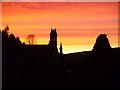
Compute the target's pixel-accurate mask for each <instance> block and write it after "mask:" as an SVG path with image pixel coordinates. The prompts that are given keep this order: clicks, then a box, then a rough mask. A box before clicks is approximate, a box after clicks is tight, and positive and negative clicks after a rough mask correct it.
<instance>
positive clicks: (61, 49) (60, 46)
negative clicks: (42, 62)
mask: <svg viewBox="0 0 120 90" xmlns="http://www.w3.org/2000/svg"><path fill="white" fill-rule="evenodd" d="M62 50H63V48H62V42H61V43H60V54H62Z"/></svg>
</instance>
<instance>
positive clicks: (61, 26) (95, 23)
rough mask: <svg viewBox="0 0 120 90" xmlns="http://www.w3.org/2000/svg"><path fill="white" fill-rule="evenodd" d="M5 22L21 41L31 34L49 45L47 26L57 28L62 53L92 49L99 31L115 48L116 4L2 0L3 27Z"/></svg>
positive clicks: (40, 42)
mask: <svg viewBox="0 0 120 90" xmlns="http://www.w3.org/2000/svg"><path fill="white" fill-rule="evenodd" d="M6 25H9V27H10V31H9V32H10V33H13V34H15V36H19V37H20V38H21V40H22V41H26V38H27V36H28V35H29V34H34V35H35V38H36V43H37V44H48V42H49V33H50V29H51V28H57V32H58V48H59V44H60V42H62V43H63V52H64V53H70V52H80V51H86V50H92V48H93V45H94V43H95V40H96V38H97V36H98V35H99V34H101V33H106V34H107V35H108V38H109V41H110V44H111V46H112V47H117V46H118V3H117V2H96V3H95V2H91V3H90V2H2V29H4V27H5V26H6Z"/></svg>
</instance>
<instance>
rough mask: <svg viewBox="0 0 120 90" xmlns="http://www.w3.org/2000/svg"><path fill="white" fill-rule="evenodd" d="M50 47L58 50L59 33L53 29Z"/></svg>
mask: <svg viewBox="0 0 120 90" xmlns="http://www.w3.org/2000/svg"><path fill="white" fill-rule="evenodd" d="M49 45H50V46H52V47H56V48H57V31H56V28H55V29H53V28H51V32H50V41H49Z"/></svg>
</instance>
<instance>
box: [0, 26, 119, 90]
mask: <svg viewBox="0 0 120 90" xmlns="http://www.w3.org/2000/svg"><path fill="white" fill-rule="evenodd" d="M5 30H6V31H5ZM5 30H4V31H3V32H2V37H3V38H2V41H3V45H2V59H3V60H2V76H3V77H2V90H19V89H21V90H26V89H33V90H34V89H35V90H36V89H43V88H49V89H58V88H60V89H61V88H63V89H64V88H65V89H69V88H70V89H71V88H72V89H75V88H116V87H117V88H120V86H119V85H120V82H119V81H120V77H119V76H120V73H119V72H120V70H119V65H120V61H119V52H120V48H114V49H112V48H111V46H110V43H109V40H108V38H107V35H106V34H100V35H99V36H98V38H97V39H96V43H95V44H94V47H93V49H92V51H85V52H78V53H71V54H63V47H62V43H60V48H59V51H60V53H59V52H58V49H57V36H58V34H57V30H56V28H55V29H53V28H51V32H50V40H49V42H48V44H46V45H25V44H22V43H21V42H20V40H19V38H18V37H17V38H16V37H15V36H14V35H13V34H10V35H8V33H7V32H8V30H9V27H8V26H7V27H6V28H5ZM112 72H115V73H114V74H113V73H112ZM112 81H114V83H113V82H112Z"/></svg>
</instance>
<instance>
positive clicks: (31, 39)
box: [27, 34, 35, 45]
mask: <svg viewBox="0 0 120 90" xmlns="http://www.w3.org/2000/svg"><path fill="white" fill-rule="evenodd" d="M27 42H28V43H29V45H33V44H34V43H35V35H34V34H29V35H28V37H27Z"/></svg>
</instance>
